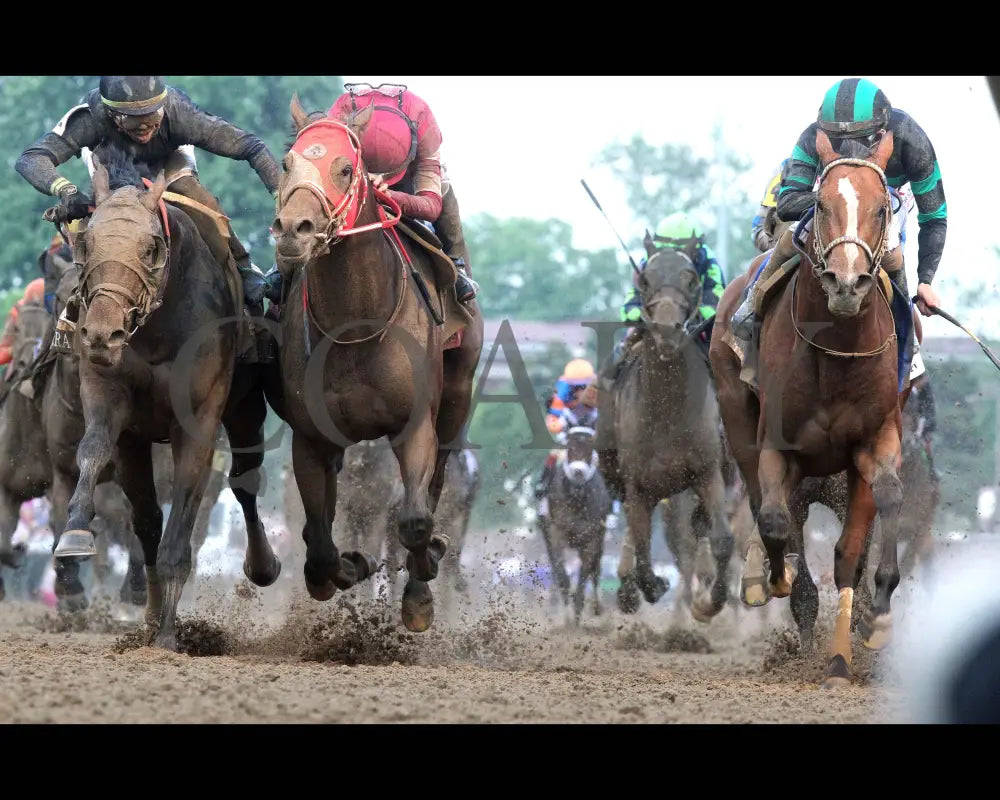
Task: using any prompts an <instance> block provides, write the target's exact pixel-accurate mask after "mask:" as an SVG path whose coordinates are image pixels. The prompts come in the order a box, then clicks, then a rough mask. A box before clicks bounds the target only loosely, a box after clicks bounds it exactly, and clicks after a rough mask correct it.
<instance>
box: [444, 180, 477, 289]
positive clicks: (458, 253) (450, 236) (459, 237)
mask: <svg viewBox="0 0 1000 800" xmlns="http://www.w3.org/2000/svg"><path fill="white" fill-rule="evenodd" d="M441 189H442V195H441V213H440V214H439V215H438V218H437V219H436V220H434V232H435V233H436V234H437V237H438V239H440V240H441V248H442V249H443V250H444V252H445V253H447V255H448V258H450V259H451V260H452V262H453V263H454V264H455V270H456V271H457V272H458V277H457V279H456V280H455V296H456V297H457V298H458V302H460V303H462V304H463V305H466V304H468V303H471V302H472V301H473V300H475V298H476V294H477V293H478V292H479V284H478V283H476V282H475V281H474V280H472V263H471V261H470V260H469V250H468V248H467V247H466V246H465V234H464V232H463V231H462V218H461V215H460V214H459V211H458V199H457V198H456V197H455V190H454V189H453V188H452V186H451V184H450V183H448V182H443V183H442V187H441Z"/></svg>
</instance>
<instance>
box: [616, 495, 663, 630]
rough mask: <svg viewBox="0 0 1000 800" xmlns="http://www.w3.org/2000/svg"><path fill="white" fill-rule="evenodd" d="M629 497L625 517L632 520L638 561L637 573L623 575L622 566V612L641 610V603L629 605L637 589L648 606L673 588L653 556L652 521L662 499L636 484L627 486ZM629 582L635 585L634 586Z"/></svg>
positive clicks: (630, 525)
mask: <svg viewBox="0 0 1000 800" xmlns="http://www.w3.org/2000/svg"><path fill="white" fill-rule="evenodd" d="M626 498H627V499H626V502H625V514H626V516H627V517H628V538H629V540H630V542H631V545H632V552H633V555H634V558H635V573H634V574H632V575H622V572H621V567H620V566H619V577H620V578H621V582H622V585H621V587H620V588H619V590H618V606H619V608H621V610H622V611H624V612H626V613H632V612H634V611H636V610H637V609H638V604H637V603H636V605H634V606H633V605H632V604H631V603H630V602H629V601H630V600H631V599H632V598H633V597H634V594H633V593H634V590H635V588H638V589H639V590H640V591H641V592H642V595H643V597H645V598H646V602H647V603H655V602H656V601H657V600H659V599H660V598H661V597H663V595H665V594H666V593H667V589H669V588H670V587H669V585H668V584H667V582H666V581H665V580H664V579H663V578H661V577H660V576H659V575H657V574H656V573H654V572H653V562H652V559H651V558H650V554H649V538H650V518H651V517H652V515H653V509H654V508H655V507H656V504H657V502H658V498H656V497H654V496H653V495H650V494H647V493H644V492H643V493H640V492H639V491H638V489H637V488H636V487H635V485H634V484H631V485H629V486H628V487H627V493H626ZM623 560H624V559H623ZM629 580H631V582H632V585H631V586H630V585H629ZM636 599H637V598H636Z"/></svg>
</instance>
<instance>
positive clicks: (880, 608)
mask: <svg viewBox="0 0 1000 800" xmlns="http://www.w3.org/2000/svg"><path fill="white" fill-rule="evenodd" d="M898 414H899V412H898V411H897V412H896V414H894V415H893V416H891V417H890V418H889V419H887V420H886V422H885V424H883V426H882V429H881V430H880V431H879V434H878V436H877V438H876V440H875V444H874V446H873V447H872V449H871V450H867V449H865V450H859V451H858V452H857V453H855V456H854V463H855V465H856V466H857V469H858V472H859V473H860V475H861V477H862V479H863V480H864V481H865V482H866V483H868V484H869V486H871V492H872V498H873V500H874V503H875V510H876V512H877V513H878V516H879V520H880V522H881V528H882V547H881V550H880V552H879V562H878V568H877V569H876V570H875V597H874V598H873V600H872V604H871V607H870V609H869V610H868V611H866V612H865V613H864V614H863V615H862V617H861V621H860V622H859V623H858V631H859V632H860V633H861V636H862V641H863V643H864V645H865V647H868V648H870V649H872V650H881V649H882V648H883V647H885V646H886V645H887V644H888V643H889V640H890V639H891V638H892V612H891V610H890V607H889V603H890V599H891V597H892V593H893V592H894V591H895V589H896V587H897V586H898V585H899V565H898V563H897V560H896V559H897V548H896V542H897V536H898V534H899V512H900V509H901V508H902V505H903V484H902V481H900V480H899V475H897V474H896V465H897V464H898V463H899V459H900V442H899V426H898V422H897V417H898Z"/></svg>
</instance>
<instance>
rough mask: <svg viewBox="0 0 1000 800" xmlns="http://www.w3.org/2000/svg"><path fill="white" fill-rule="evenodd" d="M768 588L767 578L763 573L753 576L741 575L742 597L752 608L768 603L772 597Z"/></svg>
mask: <svg viewBox="0 0 1000 800" xmlns="http://www.w3.org/2000/svg"><path fill="white" fill-rule="evenodd" d="M768 588H769V587H768V583H767V578H765V577H764V576H762V575H761V576H755V577H752V578H747V577H745V576H744V577H741V578H740V599H741V600H742V601H743V603H744V604H745V605H748V606H750V607H751V608H757V607H758V606H763V605H766V604H767V601H768V600H770V599H771V593H770V591H768Z"/></svg>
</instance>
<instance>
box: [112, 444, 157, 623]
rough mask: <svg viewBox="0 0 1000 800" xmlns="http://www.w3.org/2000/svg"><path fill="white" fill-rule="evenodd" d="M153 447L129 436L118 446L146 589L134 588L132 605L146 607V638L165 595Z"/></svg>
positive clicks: (123, 486) (121, 474) (132, 588)
mask: <svg viewBox="0 0 1000 800" xmlns="http://www.w3.org/2000/svg"><path fill="white" fill-rule="evenodd" d="M152 453H153V450H152V443H151V442H149V441H148V440H145V439H140V438H138V437H136V436H132V435H130V434H125V435H123V436H122V437H121V439H120V440H119V442H118V481H119V483H120V485H121V487H122V491H123V492H125V496H126V497H127V498H128V501H129V503H130V504H131V505H132V533H133V537H132V538H133V539H135V540H137V541H138V543H139V546H140V548H141V550H142V563H143V565H144V566H145V573H146V585H145V587H143V589H142V590H141V591H140V590H139V588H138V587H136V586H135V585H134V584H130V585H131V590H132V591H131V597H130V598H129V599H130V600H131V602H132V603H134V604H135V605H139V604H140V603H139V601H140V599H141V600H142V602H143V603H144V604H145V606H146V627H147V635H149V636H150V637H151V636H152V634H153V633H155V631H156V628H157V626H158V625H159V622H160V616H161V615H162V613H163V592H162V590H161V584H160V579H159V573H158V571H157V568H156V553H157V550H158V549H159V547H160V537H161V536H162V535H163V509H162V508H161V506H160V503H159V500H158V499H157V496H156V483H155V481H154V478H153V456H152ZM132 549H133V548H131V547H130V548H129V572H130V573H132V572H133V569H132V564H131V561H132V557H133V556H132Z"/></svg>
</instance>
